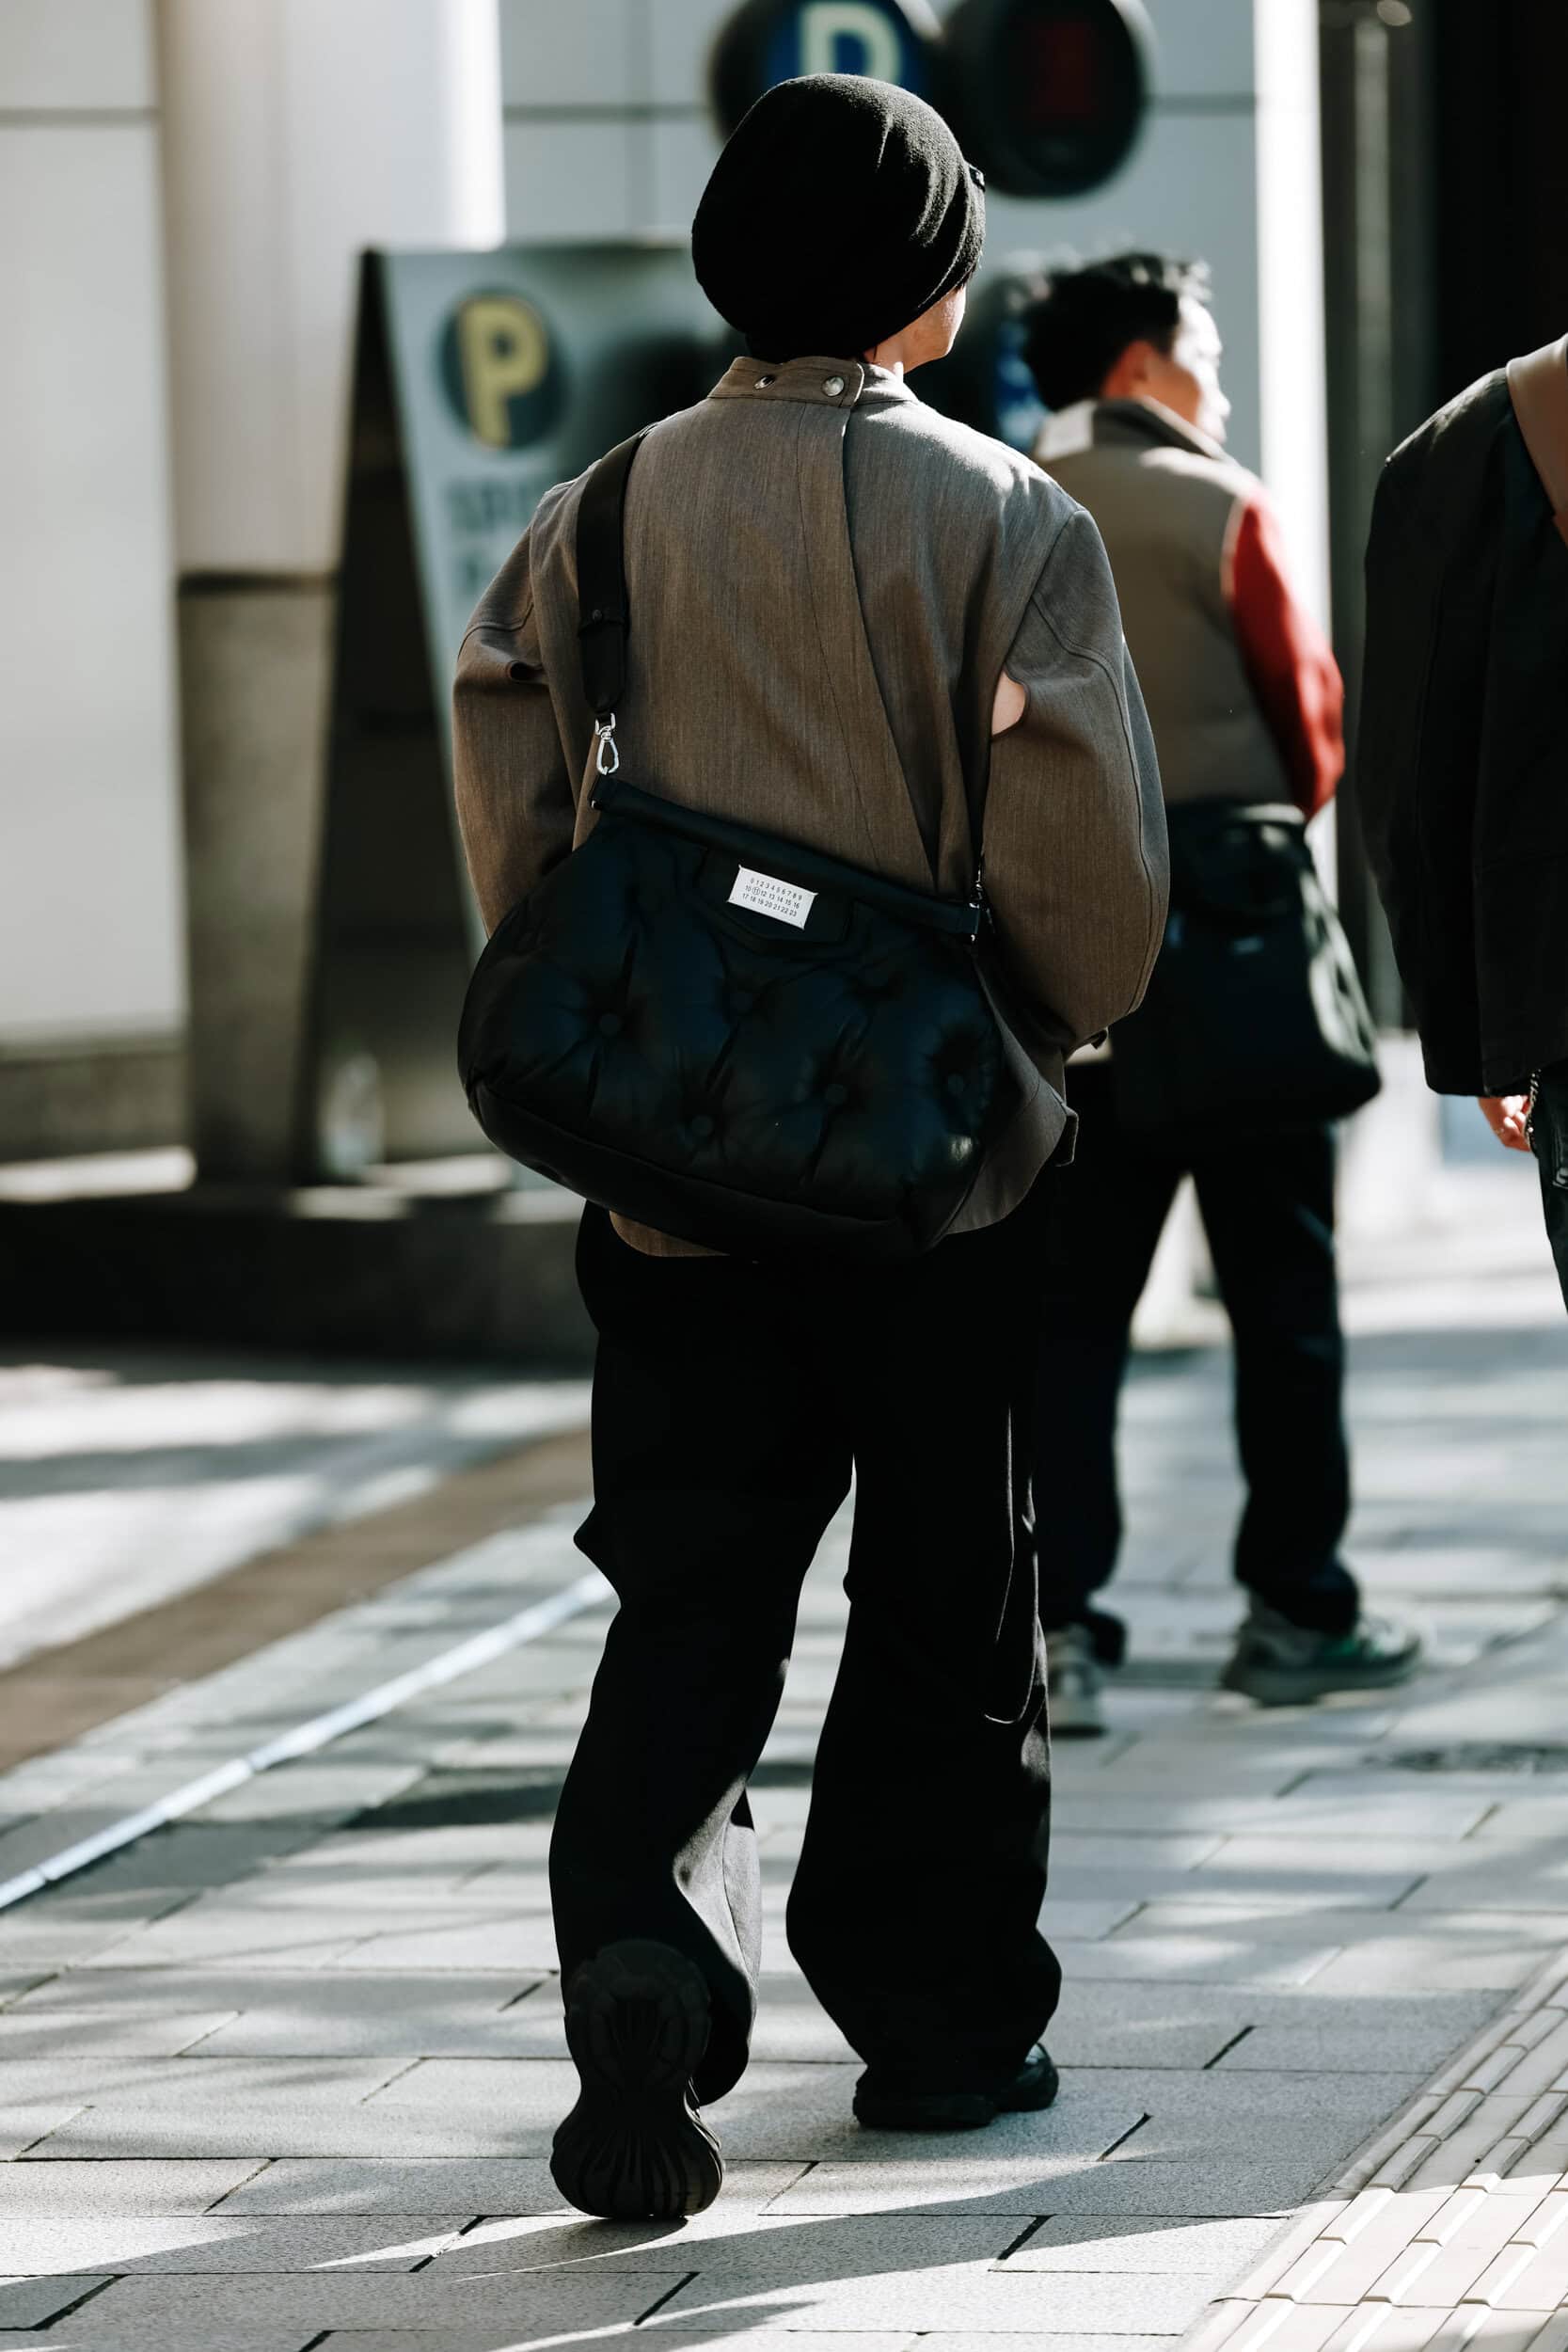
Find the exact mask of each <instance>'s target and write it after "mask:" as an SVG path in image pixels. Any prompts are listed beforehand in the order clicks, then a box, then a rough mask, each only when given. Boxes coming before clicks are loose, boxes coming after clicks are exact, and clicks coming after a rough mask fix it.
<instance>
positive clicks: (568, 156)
mask: <svg viewBox="0 0 1568 2352" xmlns="http://www.w3.org/2000/svg"><path fill="white" fill-rule="evenodd" d="M647 152H648V125H647V124H646V123H645V122H634V123H627V124H624V125H623V124H621V123H619V122H574V121H571V120H569V119H568V120H566V121H561V122H548V121H546V122H533V121H530V122H509V123H508V124H507V126H506V232H507V235H508V236H509V237H512V238H515V240H516V242H517V243H518V244H519V245H586V244H591V243H593V242H594V240H595V239H597V238H600V237H631V236H639V235H641V234H642V233H643V231H644V230H645V229H646V227H647V215H646V206H645V205H644V204H640V203H638V202H637V201H636V190H637V189H638V187H639V186H644V185H645V184H646V179H647V169H646V158H647ZM688 226H689V223H688Z"/></svg>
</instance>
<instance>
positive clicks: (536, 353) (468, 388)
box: [457, 294, 550, 449]
mask: <svg viewBox="0 0 1568 2352" xmlns="http://www.w3.org/2000/svg"><path fill="white" fill-rule="evenodd" d="M457 332H458V342H459V349H460V352H461V356H462V363H463V387H464V390H465V392H466V393H467V403H468V417H469V421H470V422H471V423H472V426H473V429H474V431H475V433H476V434H477V435H478V437H479V438H480V439H481V440H482V441H488V442H489V443H490V445H491V447H492V448H493V449H505V448H506V447H507V445H508V443H509V442H510V441H511V439H512V430H511V410H510V406H509V404H510V403H511V402H512V401H513V400H514V399H515V398H516V397H517V395H518V394H519V393H527V392H532V391H535V390H537V389H538V387H539V385H540V384H541V383H542V382H543V380H544V377H545V373H546V369H547V368H548V366H549V358H550V346H549V339H548V337H547V336H546V333H545V328H544V324H543V322H542V321H541V319H540V317H539V315H538V312H537V311H536V310H533V309H532V308H531V306H530V305H529V304H528V303H526V302H518V301H512V300H509V299H508V298H507V296H506V295H504V294H499V295H496V294H481V295H478V296H476V297H475V298H474V299H473V300H472V301H470V302H466V303H465V304H464V305H463V308H462V310H461V311H460V312H459V314H458V327H457Z"/></svg>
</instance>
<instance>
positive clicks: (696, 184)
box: [650, 115, 719, 237]
mask: <svg viewBox="0 0 1568 2352" xmlns="http://www.w3.org/2000/svg"><path fill="white" fill-rule="evenodd" d="M718 153H719V135H718V133H717V132H716V131H715V130H714V129H713V127H712V125H711V124H710V123H709V122H708V120H707V119H706V117H705V116H703V115H699V116H697V117H696V118H695V119H686V120H671V121H660V122H656V123H655V124H654V126H653V168H654V194H653V203H652V206H651V207H650V212H651V221H650V226H651V227H652V229H653V230H654V231H655V233H656V234H657V235H658V236H661V237H686V236H689V235H690V233H691V216H692V215H693V213H695V211H696V209H697V202H698V199H699V198H700V197H701V195H702V193H703V190H704V188H705V186H706V185H707V176H708V173H709V172H710V171H711V170H712V169H713V167H714V163H715V160H716V159H717V157H718Z"/></svg>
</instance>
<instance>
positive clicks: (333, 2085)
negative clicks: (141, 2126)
mask: <svg viewBox="0 0 1568 2352" xmlns="http://www.w3.org/2000/svg"><path fill="white" fill-rule="evenodd" d="M397 2072H398V2060H397V2059H395V2058H373V2059H357V2060H356V2059H353V2058H194V2057H193V2058H103V2057H99V2056H97V2055H95V2054H88V2055H87V2056H83V2057H73V2058H68V2057H66V2056H64V2055H58V2056H55V2057H52V2058H25V2059H23V2058H17V2059H12V2060H9V2061H8V2063H7V2065H6V2068H5V2072H4V2075H3V2076H0V2087H3V2090H4V2093H5V2098H6V2104H5V2106H0V2116H4V2115H6V2114H8V2112H9V2109H10V2106H11V2105H12V2104H13V2103H14V2104H16V2105H18V2106H26V2105H27V2103H28V2102H29V2101H30V2100H31V2101H34V2102H36V2103H37V2104H39V2105H41V2104H42V2100H41V2095H40V2094H41V2093H42V2092H43V2091H44V2090H50V2089H53V2090H55V2092H56V2093H57V2095H58V2097H59V2099H60V2102H61V2104H62V2105H66V2106H72V2107H75V2106H87V2104H88V2103H89V2102H90V2104H91V2106H92V2107H93V2109H94V2111H95V2112H97V2113H99V2114H110V2113H114V2112H116V2111H118V2110H122V2109H125V2108H130V2109H132V2110H134V2111H137V2112H142V2113H147V2114H155V2113H157V2112H159V2111H160V2110H163V2109H168V2110H174V2111H178V2110H181V2109H183V2110H184V2111H186V2112H193V2111H194V2112H200V2111H201V2110H202V2109H221V2108H223V2107H226V2106H241V2105H244V2104H245V2103H246V2102H249V2101H252V2100H254V2101H257V2102H259V2103H263V2104H265V2103H268V2102H274V2103H276V2102H278V2101H282V2100H287V2099H308V2100H309V2101H310V2102H312V2103H313V2104H315V2105H319V2106H327V2105H328V2104H341V2105H343V2106H357V2105H358V2104H359V2103H360V2102H361V2101H362V2100H365V2099H367V2098H369V2096H370V2094H371V2093H372V2091H373V2090H379V2089H380V2088H381V2086H382V2084H384V2083H386V2082H387V2081H388V2079H389V2078H391V2077H393V2076H394V2075H395V2074H397Z"/></svg>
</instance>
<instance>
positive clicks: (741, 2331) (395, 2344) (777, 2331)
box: [0, 2319, 1177, 2352]
mask: <svg viewBox="0 0 1568 2352" xmlns="http://www.w3.org/2000/svg"><path fill="white" fill-rule="evenodd" d="M28 2341H29V2342H34V2341H36V2340H35V2339H32V2338H29V2339H28ZM520 2341H522V2342H526V2338H522V2339H519V2335H518V2331H517V2329H516V2328H513V2327H508V2326H506V2325H505V2324H504V2323H503V2324H501V2325H500V2326H499V2327H494V2328H462V2329H447V2328H443V2329H442V2331H441V2337H440V2345H439V2352H518V2346H519V2342H520ZM949 2341H951V2342H954V2343H958V2342H959V2341H960V2340H959V2339H957V2338H954V2339H949V2338H947V2337H944V2336H935V2337H932V2338H931V2342H932V2343H933V2344H947V2343H948V2342H949ZM1009 2341H1010V2342H1011V2343H1012V2344H1014V2345H1019V2344H1022V2342H1023V2341H1024V2340H1023V2339H1021V2338H1018V2337H1013V2338H1011V2339H1010V2340H1009ZM1164 2341H1166V2342H1168V2343H1169V2344H1171V2345H1173V2346H1174V2344H1176V2341H1177V2339H1176V2338H1175V2337H1174V2336H1171V2337H1169V2338H1167V2339H1165V2340H1164ZM1040 2342H1041V2343H1044V2342H1045V2339H1044V2338H1041V2339H1040ZM3 2343H4V2338H3V2337H0V2344H3ZM594 2343H595V2344H604V2345H622V2344H624V2345H626V2346H627V2347H630V2346H632V2345H634V2344H640V2343H643V2344H645V2339H644V2338H643V2337H642V2336H641V2330H640V2329H637V2328H597V2329H595V2331H594ZM1050 2343H1051V2347H1052V2352H1073V2344H1072V2343H1065V2342H1064V2339H1063V2338H1061V2337H1059V2336H1053V2337H1052V2338H1051V2339H1050ZM659 2344H660V2352H683V2347H685V2346H687V2345H695V2346H699V2347H700V2352H728V2347H730V2346H732V2345H733V2346H734V2347H736V2352H804V2347H805V2346H806V2345H807V2344H809V2345H810V2347H811V2352H921V2344H922V2339H921V2338H919V2337H917V2336H915V2335H914V2334H912V2333H911V2331H910V2330H909V2329H907V2328H906V2329H903V2330H901V2331H898V2332H895V2333H890V2334H885V2335H878V2334H868V2333H862V2332H860V2331H858V2330H857V2331H856V2332H854V2333H853V2334H841V2335H825V2334H821V2333H819V2332H817V2331H816V2329H813V2330H812V2331H811V2332H810V2333H809V2334H801V2333H797V2332H796V2331H794V2330H792V2329H787V2328H751V2327H748V2326H747V2325H746V2324H745V2321H744V2319H742V2321H741V2322H740V2323H739V2324H738V2325H737V2326H736V2328H735V2330H734V2332H733V2333H729V2334H726V2333H724V2332H723V2331H722V2330H720V2329H717V2328H712V2329H699V2328H691V2327H686V2328H669V2329H668V2330H667V2331H666V2332H665V2333H664V2334H663V2335H661V2337H660V2339H659ZM1160 2344H1161V2339H1160V2338H1158V2337H1148V2336H1143V2337H1139V2338H1138V2339H1137V2341H1136V2345H1134V2344H1133V2341H1132V2339H1131V2338H1129V2339H1125V2340H1123V2339H1120V2338H1117V2337H1106V2336H1097V2337H1095V2339H1094V2345H1095V2352H1159V2347H1160ZM320 2352H436V2347H435V2345H434V2344H433V2340H432V2338H431V2337H430V2336H429V2335H428V2334H427V2333H426V2332H425V2331H424V2330H423V2329H422V2328H346V2329H340V2328H335V2329H334V2330H333V2332H332V2333H331V2334H330V2335H329V2336H325V2337H323V2338H322V2340H321V2346H320Z"/></svg>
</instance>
